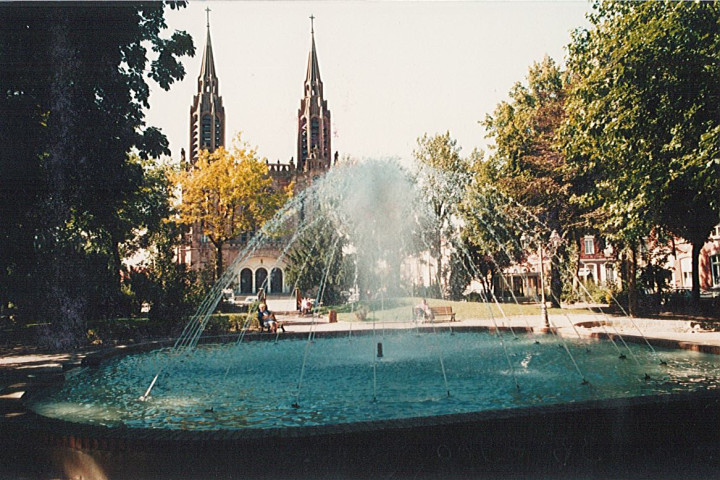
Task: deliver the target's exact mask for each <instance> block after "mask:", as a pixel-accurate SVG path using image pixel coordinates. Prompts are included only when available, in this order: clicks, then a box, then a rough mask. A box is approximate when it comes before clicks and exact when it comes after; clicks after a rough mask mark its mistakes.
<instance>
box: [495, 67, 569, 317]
mask: <svg viewBox="0 0 720 480" xmlns="http://www.w3.org/2000/svg"><path fill="white" fill-rule="evenodd" d="M566 92H567V77H566V76H565V75H564V74H563V72H562V71H561V70H560V68H559V67H558V66H557V64H556V63H555V62H554V61H553V60H552V59H551V58H550V57H545V58H544V59H543V60H542V62H540V63H535V64H533V65H532V66H531V67H530V69H529V72H528V76H527V84H522V83H520V82H518V83H516V84H515V85H514V86H513V88H512V89H511V90H510V100H509V101H503V102H501V103H500V104H498V106H497V107H496V108H495V111H494V112H493V114H492V115H488V116H487V117H486V119H485V121H484V122H483V124H484V126H485V128H486V129H487V130H488V136H489V137H491V138H493V139H494V140H495V151H494V153H493V155H492V164H493V166H494V168H496V169H497V172H496V173H495V177H496V178H495V180H494V185H495V186H496V187H497V188H498V190H499V191H500V192H502V193H503V194H505V195H506V196H507V197H508V199H511V200H512V201H510V202H508V204H507V205H506V206H505V207H504V208H505V209H506V210H508V213H509V215H510V217H513V218H514V217H518V218H527V220H526V221H525V222H524V223H525V225H528V224H530V225H534V227H535V228H537V229H538V232H528V231H526V230H527V227H526V226H525V225H522V224H518V223H517V222H507V223H506V224H505V226H504V228H510V229H516V232H515V234H516V239H519V238H520V236H521V235H523V234H525V235H526V236H528V235H529V236H531V237H533V238H536V241H537V243H538V245H535V246H534V248H540V247H541V246H542V247H543V248H544V247H546V246H547V242H548V241H549V235H550V232H552V231H553V230H555V231H557V232H558V234H559V235H561V236H568V235H574V237H576V239H577V238H579V237H578V236H577V234H576V230H575V229H574V228H573V226H574V225H575V224H576V222H577V217H578V211H577V209H576V208H574V206H573V204H572V203H571V202H570V201H569V200H570V196H571V193H572V191H571V183H570V178H569V177H572V175H568V171H567V165H566V161H565V156H564V154H563V152H562V151H561V150H560V148H559V145H558V138H557V135H558V128H559V127H560V125H561V123H562V121H563V119H564V115H565V113H564V109H565V97H566ZM514 202H517V204H514ZM511 212H514V213H511ZM532 217H534V218H532ZM511 219H512V218H511ZM578 241H579V240H578ZM564 252H565V250H564V249H563V248H560V249H559V250H558V252H557V253H558V254H559V258H560V259H561V261H563V262H564V261H566V255H565V254H564ZM551 277H552V281H551V285H552V291H553V295H552V296H551V301H552V302H553V304H554V305H555V306H558V305H559V299H560V296H561V293H562V282H561V280H560V279H561V276H560V274H559V272H558V269H557V263H553V266H552V269H551Z"/></svg>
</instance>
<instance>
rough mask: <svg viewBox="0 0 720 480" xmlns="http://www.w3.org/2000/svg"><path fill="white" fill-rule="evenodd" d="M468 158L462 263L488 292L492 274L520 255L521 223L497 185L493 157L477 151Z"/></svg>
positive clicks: (462, 206)
mask: <svg viewBox="0 0 720 480" xmlns="http://www.w3.org/2000/svg"><path fill="white" fill-rule="evenodd" d="M471 159H472V162H471V163H472V174H473V177H472V181H471V182H470V183H469V185H468V187H467V189H466V192H465V197H464V198H463V201H462V203H461V205H460V215H461V219H462V221H463V225H464V228H463V231H462V234H461V236H460V245H461V246H463V247H462V248H464V249H465V255H464V258H462V262H463V264H464V265H465V266H466V268H468V269H470V271H471V272H472V273H473V276H474V278H475V279H476V280H478V281H479V282H480V283H481V284H482V285H483V288H484V290H485V292H490V291H491V290H492V287H491V286H492V285H494V284H495V277H496V275H498V274H500V275H501V274H502V269H504V268H506V267H508V266H510V265H511V264H512V263H513V262H519V261H521V260H522V258H523V255H524V252H523V250H522V248H521V244H520V242H519V240H518V239H519V237H520V233H518V232H521V231H522V226H521V225H519V224H518V220H517V218H516V215H517V211H516V208H515V205H514V204H513V203H512V200H511V199H509V198H508V196H507V195H506V194H505V193H503V192H502V191H501V190H500V189H499V188H498V187H497V184H498V183H499V182H498V175H499V173H500V169H499V168H498V167H497V165H496V164H495V160H494V159H485V158H483V155H482V154H481V153H480V152H477V151H476V152H473V154H472V155H471ZM470 262H471V263H472V264H470Z"/></svg>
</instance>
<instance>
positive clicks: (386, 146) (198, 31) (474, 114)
mask: <svg viewBox="0 0 720 480" xmlns="http://www.w3.org/2000/svg"><path fill="white" fill-rule="evenodd" d="M206 7H210V9H211V12H210V32H211V37H212V44H213V52H214V55H215V68H216V71H217V75H218V78H219V81H220V95H221V96H222V98H223V104H224V106H225V116H226V132H225V135H226V143H229V142H230V140H231V139H232V138H233V137H234V136H235V134H236V133H237V132H238V131H242V132H243V138H244V140H246V141H248V142H249V143H250V144H251V145H253V146H256V147H257V148H258V153H259V154H260V156H262V157H266V158H268V160H270V161H271V162H275V161H277V160H280V161H281V162H283V163H286V162H288V161H289V160H290V157H295V156H296V142H297V111H298V108H299V106H300V99H301V96H302V93H303V81H304V80H305V71H306V65H307V59H308V52H309V50H310V20H309V16H310V15H311V14H312V15H314V16H315V42H316V48H317V54H318V61H319V64H320V74H321V78H322V80H323V84H324V94H325V99H326V100H327V101H328V108H329V109H330V111H331V113H332V130H333V139H332V148H333V151H335V150H337V151H339V152H340V156H341V157H342V156H344V155H349V156H351V157H354V158H366V157H370V158H377V157H399V158H400V159H402V160H408V159H410V158H411V156H412V151H413V150H414V149H415V148H416V144H417V143H416V142H417V138H418V137H420V136H422V135H423V134H424V133H426V132H427V133H428V134H435V133H443V132H445V131H446V130H449V131H450V133H451V135H452V137H453V138H455V139H456V140H457V141H458V144H459V146H461V147H462V153H463V154H464V155H469V154H470V152H471V151H472V150H473V149H474V148H475V147H480V148H484V149H487V144H488V140H487V139H486V138H485V131H484V129H483V128H482V126H481V125H479V124H478V121H479V120H482V119H484V118H485V116H486V115H487V114H488V113H492V111H493V110H494V108H495V106H496V105H497V104H498V103H499V102H500V101H502V100H505V99H507V94H508V92H509V90H510V88H511V86H512V85H513V84H514V83H515V82H517V81H521V80H524V79H525V76H526V75H527V71H528V67H529V66H530V65H531V64H532V63H533V62H536V61H540V60H542V58H543V57H544V56H545V55H549V56H551V57H552V58H553V59H555V60H556V61H557V62H560V63H564V59H565V57H566V53H567V50H566V46H567V44H568V43H569V42H570V38H571V37H570V32H571V31H572V30H574V29H575V28H577V27H580V26H587V25H588V22H587V20H586V19H585V13H586V12H588V11H589V10H590V8H591V6H590V3H589V2H586V1H581V0H573V1H494V2H489V1H476V2H440V1H433V2H413V1H395V2H390V1H375V2H371V1H358V2H341V1H324V2H302V1H295V2H269V1H259V2H244V1H243V2H240V1H236V2H230V1H220V2H214V1H197V0H196V1H191V2H190V5H189V6H188V7H187V8H184V9H181V10H179V11H173V10H169V9H168V10H166V19H167V23H168V27H169V29H170V31H173V30H175V29H178V30H186V31H187V32H189V33H190V34H191V35H192V36H193V39H194V41H195V46H196V54H195V57H193V58H186V59H185V60H184V61H183V64H184V65H185V69H186V72H187V75H186V77H185V79H184V80H183V81H182V82H181V83H176V84H174V85H173V86H172V88H171V89H170V91H169V92H164V91H163V90H162V89H160V88H159V87H158V86H157V85H155V84H153V83H152V82H150V83H151V87H152V94H151V96H150V104H151V108H150V111H149V112H147V123H148V124H149V125H154V126H156V127H159V128H161V129H162V131H163V132H164V133H165V135H167V137H168V139H169V141H170V149H171V150H172V155H173V158H174V159H175V160H179V157H180V149H181V148H185V150H186V151H187V150H188V143H189V124H188V122H189V120H188V119H189V112H190V105H191V103H192V97H193V95H194V94H195V93H196V91H197V78H198V75H199V73H200V61H201V59H202V51H203V49H204V48H205V31H206V26H205V25H206V14H205V11H204V10H205V8H206Z"/></svg>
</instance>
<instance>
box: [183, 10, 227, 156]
mask: <svg viewBox="0 0 720 480" xmlns="http://www.w3.org/2000/svg"><path fill="white" fill-rule="evenodd" d="M205 11H206V12H207V38H206V40H205V51H204V52H203V58H202V64H201V66H200V76H199V77H198V91H197V95H195V96H193V103H192V106H191V107H190V159H189V160H190V164H191V165H194V164H195V162H196V161H197V158H198V154H199V153H200V150H208V151H210V152H213V151H215V149H216V148H218V147H221V146H223V145H225V108H223V104H222V97H221V96H220V89H219V85H218V78H217V75H216V74H215V60H214V59H213V50H212V42H211V41H210V9H209V8H206V9H205Z"/></svg>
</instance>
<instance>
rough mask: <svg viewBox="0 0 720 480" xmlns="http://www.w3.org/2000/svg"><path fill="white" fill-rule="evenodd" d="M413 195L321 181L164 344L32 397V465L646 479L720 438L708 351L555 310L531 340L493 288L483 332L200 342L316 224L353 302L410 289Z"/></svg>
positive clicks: (389, 330)
mask: <svg viewBox="0 0 720 480" xmlns="http://www.w3.org/2000/svg"><path fill="white" fill-rule="evenodd" d="M414 185H415V183H414V181H413V179H412V178H411V177H410V176H409V175H407V174H406V173H405V172H404V170H403V169H402V168H400V167H398V165H397V163H396V162H394V161H389V160H386V161H368V162H359V163H356V164H352V165H345V166H342V165H340V166H338V167H336V168H335V169H333V170H331V171H330V172H328V174H327V175H326V176H325V177H324V178H322V179H319V180H318V181H316V182H315V184H314V185H313V186H312V187H310V188H308V189H307V190H306V191H305V192H303V193H302V194H301V195H299V196H298V197H296V198H295V199H293V200H291V201H290V202H289V203H288V205H286V206H285V208H284V209H283V210H282V211H281V212H279V214H278V215H277V216H276V217H275V218H274V219H273V220H272V221H270V222H269V223H268V224H267V225H266V226H265V227H264V229H263V232H261V234H260V235H258V236H256V237H255V238H254V239H253V240H252V241H251V242H250V244H249V245H248V246H247V248H246V249H245V251H244V252H243V253H242V254H241V255H240V256H238V260H236V263H234V264H233V265H231V266H230V267H229V268H228V269H227V271H226V273H225V275H224V276H223V277H222V278H221V279H220V280H219V281H218V283H217V284H216V285H215V287H214V288H213V291H212V292H211V294H210V295H209V296H208V297H207V298H206V299H205V301H204V302H203V304H202V305H201V306H200V308H199V309H198V311H197V313H196V315H195V316H194V317H193V318H192V319H191V320H190V321H189V322H188V324H187V326H186V328H185V330H184V331H183V333H182V335H181V336H180V337H179V338H178V339H177V340H176V341H175V342H174V343H173V344H171V345H166V346H163V347H162V348H157V347H158V346H157V345H156V346H154V347H155V348H152V349H149V351H142V352H138V351H134V350H133V349H124V350H121V351H120V350H114V351H113V352H111V353H112V355H108V352H103V353H102V354H101V355H98V356H94V357H93V356H91V357H88V359H87V365H88V366H87V367H86V368H84V369H82V370H81V371H78V372H72V373H71V374H69V375H68V378H67V379H66V381H65V383H64V384H63V385H62V386H60V387H55V388H52V389H50V390H48V391H45V392H36V393H35V394H34V395H32V396H31V397H30V398H29V399H28V404H29V405H30V407H31V408H32V410H33V411H34V412H35V414H34V418H35V424H34V425H35V426H34V427H32V428H31V435H30V437H31V438H32V439H33V440H35V441H36V442H37V443H39V444H41V445H43V449H40V450H39V452H41V453H38V455H41V454H43V455H45V454H47V452H48V451H49V452H51V453H52V455H54V456H55V458H58V456H59V457H61V458H63V459H64V460H62V461H64V462H66V463H67V462H69V461H70V460H68V459H71V460H72V459H74V460H73V461H76V462H77V461H78V458H80V459H81V462H80V463H83V462H85V463H87V464H91V465H92V466H93V467H94V468H99V469H100V470H101V471H102V472H104V475H106V478H196V477H197V478H207V477H212V478H239V477H241V476H242V477H243V478H246V477H263V478H279V477H282V478H347V477H352V478H438V477H442V478H449V477H457V478H476V477H478V476H482V475H491V476H492V475H496V476H501V475H504V474H506V473H508V472H515V473H517V472H526V473H534V474H543V475H551V476H553V477H557V476H559V474H560V473H562V474H565V475H567V476H568V477H569V478H574V477H573V476H576V474H577V473H578V472H601V473H602V472H605V473H607V472H615V470H614V469H615V468H617V467H618V466H619V465H622V466H623V468H628V469H630V470H628V471H640V470H633V469H634V468H637V469H640V468H641V465H646V463H644V462H645V459H643V458H642V456H641V455H639V453H638V452H639V451H640V450H641V449H644V451H645V452H649V454H650V455H652V457H653V458H654V459H656V460H657V459H660V460H663V461H666V462H667V461H668V459H672V458H677V456H678V455H679V454H678V449H680V450H681V451H684V452H685V454H686V455H687V452H690V453H691V454H692V451H691V450H682V447H686V446H689V445H692V444H693V442H696V441H698V439H700V440H701V441H710V440H714V439H716V438H717V433H716V432H717V428H716V426H717V422H718V420H720V418H719V416H718V415H719V414H718V412H720V409H718V408H717V403H718V400H719V399H720V397H719V396H718V395H717V388H718V386H719V385H720V380H718V379H717V378H716V373H715V372H716V371H717V367H718V361H720V360H719V359H718V358H717V357H716V356H714V355H709V354H702V353H696V352H687V351H674V350H669V349H661V348H659V347H657V348H656V347H653V346H652V345H651V344H650V343H649V342H648V341H647V339H646V338H645V337H644V336H642V334H641V335H640V337H638V338H641V339H642V340H644V341H645V343H641V344H639V345H635V344H632V343H631V342H627V341H626V339H624V338H623V337H621V336H618V335H613V334H610V333H609V332H608V334H607V335H606V336H607V337H609V338H610V340H609V341H599V340H597V339H588V338H581V337H580V335H579V334H578V336H577V338H565V337H562V336H556V335H553V333H555V331H556V330H557V327H558V323H559V322H561V321H562V318H561V315H557V316H551V318H550V320H549V322H550V323H551V325H550V326H551V327H552V328H550V329H545V330H544V331H546V332H549V334H548V335H541V336H540V337H539V338H538V335H536V332H537V331H540V330H541V329H535V328H533V327H532V326H531V325H529V324H528V325H527V326H525V327H518V325H517V324H515V325H514V326H512V327H511V322H509V321H508V318H507V316H506V315H505V313H504V309H503V306H502V305H501V304H500V303H499V302H498V301H497V299H495V298H493V297H492V296H491V292H484V295H486V297H485V298H484V300H485V302H486V303H487V304H488V305H491V304H494V305H495V307H496V308H497V309H498V310H499V311H500V315H498V316H497V318H496V316H495V315H493V314H491V315H490V318H491V320H492V325H491V326H489V327H483V328H479V327H467V326H455V327H453V328H448V327H441V326H435V325H434V324H433V325H427V324H424V325H420V324H418V323H417V322H416V321H415V320H414V319H412V318H410V317H411V315H410V308H409V307H408V308H407V317H402V318H395V319H393V320H390V321H388V320H387V319H384V320H381V321H378V322H377V325H376V320H375V317H374V316H373V312H370V316H369V317H367V319H366V320H364V322H363V323H364V324H368V322H372V325H373V328H372V329H364V330H359V329H358V330H353V331H333V332H328V331H321V330H319V329H316V328H315V326H314V325H310V327H309V328H308V329H307V331H303V332H295V333H288V334H284V335H282V336H279V335H255V334H248V330H247V329H246V328H243V329H242V330H241V332H239V334H237V335H235V336H233V337H231V338H222V339H213V338H207V337H203V330H204V327H205V325H206V324H207V321H208V318H209V315H210V313H211V312H212V311H214V309H215V308H216V306H217V303H218V302H219V299H220V297H221V294H222V291H223V289H225V288H227V286H228V285H229V284H230V283H231V282H232V281H233V279H234V278H236V277H237V274H238V272H237V271H236V269H235V266H236V265H238V264H239V263H240V262H241V261H242V259H243V258H246V257H247V256H248V255H251V254H252V252H253V250H254V249H257V248H260V247H261V246H262V243H263V241H265V240H266V239H267V238H270V237H273V236H275V235H277V234H278V232H285V237H286V238H287V239H288V240H287V247H286V250H285V252H284V253H283V254H286V253H287V252H289V251H290V249H291V248H292V247H293V245H295V242H296V240H297V239H298V238H301V237H302V235H303V234H304V233H306V232H308V231H310V229H312V228H313V226H315V225H317V224H318V222H322V221H325V222H329V224H330V225H332V229H331V230H330V231H329V233H330V234H331V236H332V238H333V240H332V242H335V243H332V242H331V244H332V245H339V244H341V243H340V242H342V243H343V244H344V245H346V246H347V247H346V248H345V249H344V251H345V252H346V253H347V254H348V256H352V258H353V262H352V264H353V265H354V268H355V272H353V274H354V278H355V279H360V280H358V282H359V283H362V287H358V288H357V289H356V290H358V291H362V292H363V296H365V295H366V292H367V291H368V290H369V291H370V292H371V296H375V297H377V298H376V304H377V303H379V304H381V305H383V306H386V305H389V304H392V303H393V302H396V301H398V300H397V299H399V298H402V297H405V296H410V297H411V296H412V292H408V290H407V289H406V288H405V287H404V286H403V282H402V275H401V272H400V270H401V266H402V265H403V262H404V261H405V259H406V257H407V256H409V255H412V253H414V252H415V251H417V250H418V246H419V248H420V249H424V248H427V246H428V245H429V242H430V241H431V240H430V237H431V235H429V233H428V232H429V230H431V228H430V227H429V226H432V225H433V222H434V218H433V216H432V214H431V212H430V209H429V208H428V205H427V202H426V201H425V200H426V199H424V198H422V197H421V196H420V195H419V194H418V193H417V190H416V189H415V186H414ZM301 209H302V211H303V215H302V220H298V219H299V218H301V217H300V216H299V214H298V212H299V211H300V210H301ZM514 221H518V222H526V223H528V224H529V223H534V225H535V226H537V223H538V222H537V220H536V219H533V218H531V217H528V218H523V219H515V220H514ZM287 232H292V234H287ZM493 235H494V236H497V237H500V236H501V235H502V233H501V232H494V233H493ZM498 241H499V238H498ZM329 250H330V253H329V255H334V254H336V253H333V252H334V251H335V250H336V249H334V248H331V249H329ZM323 260H324V263H325V264H326V265H330V264H332V258H327V259H323ZM471 275H472V276H476V275H477V272H474V271H473V272H471ZM326 278H327V272H325V275H324V276H323V280H322V281H321V285H318V289H317V290H318V299H317V301H318V302H319V301H320V300H322V298H321V297H320V296H321V295H322V292H323V290H324V287H325V285H324V284H322V283H324V282H325V281H326ZM373 294H374V295H373ZM363 300H365V301H369V299H368V298H367V297H366V298H364V299H363ZM538 318H539V317H538ZM568 320H570V319H569V318H568ZM570 323H571V324H572V322H570ZM608 324H609V323H608ZM245 327H247V325H245ZM573 328H575V327H574V325H573ZM611 328H612V327H611ZM575 331H576V332H577V330H575ZM648 347H649V348H648ZM117 353H122V355H115V354H117ZM626 353H627V355H625V354H626ZM708 407H712V408H708ZM658 419H661V420H662V421H658ZM688 425H691V426H692V428H688V427H687V426H688ZM24 434H25V435H28V432H27V431H25V432H24ZM668 439H671V441H672V443H668V442H669V440H668ZM684 460H686V461H687V460H688V458H687V457H685V458H684ZM680 464H682V462H680V463H678V465H680Z"/></svg>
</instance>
